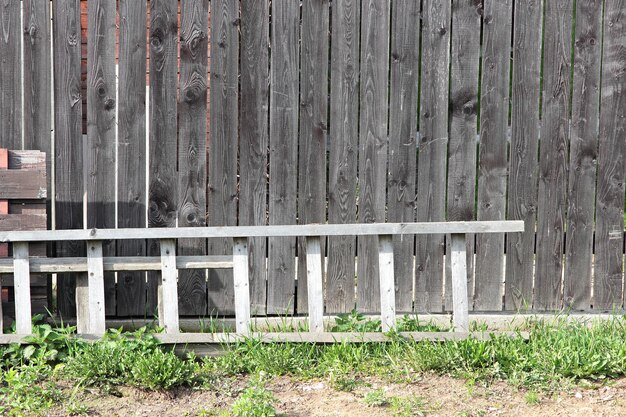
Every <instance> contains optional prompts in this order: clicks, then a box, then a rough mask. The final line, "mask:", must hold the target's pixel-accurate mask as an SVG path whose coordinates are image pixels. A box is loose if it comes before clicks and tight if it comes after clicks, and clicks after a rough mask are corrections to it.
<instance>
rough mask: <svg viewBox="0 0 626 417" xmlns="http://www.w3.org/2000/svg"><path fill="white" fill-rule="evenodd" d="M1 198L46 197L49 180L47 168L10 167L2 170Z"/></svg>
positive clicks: (0, 178)
mask: <svg viewBox="0 0 626 417" xmlns="http://www.w3.org/2000/svg"><path fill="white" fill-rule="evenodd" d="M0 184H2V189H0V199H3V200H10V199H18V198H19V199H35V200H37V199H41V198H46V196H47V195H48V193H47V180H46V171H45V170H37V171H31V170H22V169H9V170H1V171H0Z"/></svg>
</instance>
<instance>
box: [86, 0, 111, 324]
mask: <svg viewBox="0 0 626 417" xmlns="http://www.w3.org/2000/svg"><path fill="white" fill-rule="evenodd" d="M88 7H89V9H88V23H87V26H88V45H89V48H88V55H87V68H88V69H87V152H86V160H85V162H86V166H87V167H88V169H87V170H86V171H85V173H84V174H85V187H86V188H87V227H89V228H91V227H96V228H100V229H110V228H115V204H114V202H115V163H116V157H115V122H116V121H115V111H116V106H117V103H116V80H115V78H116V74H115V30H116V26H115V14H116V11H115V1H114V0H92V1H90V2H89V4H88ZM102 251H103V255H104V256H114V255H115V242H112V241H110V242H103V245H102ZM115 301H116V297H115V274H112V273H107V274H105V275H104V305H105V312H106V314H107V315H115V312H116V306H115Z"/></svg>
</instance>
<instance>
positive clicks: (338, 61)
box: [326, 0, 361, 313]
mask: <svg viewBox="0 0 626 417" xmlns="http://www.w3.org/2000/svg"><path fill="white" fill-rule="evenodd" d="M360 8H361V7H360V2H359V1H356V0H338V1H333V10H332V42H331V63H330V78H331V80H332V82H331V88H330V140H329V143H330V144H329V150H328V151H329V152H328V171H329V172H328V222H329V223H335V224H339V223H354V222H355V221H356V187H355V184H356V181H357V146H358V115H359V96H358V94H359V89H358V87H359V70H360V66H359V27H360V16H361V14H360ZM355 243H356V240H355V239H354V237H352V236H345V237H336V238H329V239H328V268H327V279H326V312H328V313H347V312H349V311H350V310H352V309H353V308H354V307H355V292H354V276H355V265H354V264H355V262H354V253H355Z"/></svg>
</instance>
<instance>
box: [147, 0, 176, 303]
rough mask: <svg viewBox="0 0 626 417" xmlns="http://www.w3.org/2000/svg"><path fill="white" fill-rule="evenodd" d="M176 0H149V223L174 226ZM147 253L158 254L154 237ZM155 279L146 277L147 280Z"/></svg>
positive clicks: (152, 298) (151, 291) (150, 299)
mask: <svg viewBox="0 0 626 417" xmlns="http://www.w3.org/2000/svg"><path fill="white" fill-rule="evenodd" d="M177 13H178V9H177V2H171V1H167V0H152V1H151V2H150V116H149V117H150V138H149V148H150V149H149V173H148V175H149V180H148V184H149V185H148V227H173V226H174V225H175V224H176V216H177V214H176V211H177V209H178V189H177V188H178V187H177V173H176V151H177V149H176V148H177V146H176V145H177V108H176V105H177V103H176V96H177V91H176V90H177V85H176V84H177V83H176V81H177V78H178V74H177V72H178V61H177V50H178V48H177V38H178V15H177ZM148 254H149V255H159V254H160V250H159V246H158V242H157V241H151V242H148ZM151 281H154V280H152V279H149V280H148V282H151ZM155 290H156V288H154V287H150V286H149V287H148V296H147V310H148V311H149V312H153V311H154V309H155V308H156V291H155Z"/></svg>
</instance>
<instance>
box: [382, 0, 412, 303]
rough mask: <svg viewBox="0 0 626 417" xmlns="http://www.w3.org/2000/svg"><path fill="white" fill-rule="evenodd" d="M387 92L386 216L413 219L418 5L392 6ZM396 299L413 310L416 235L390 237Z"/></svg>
mask: <svg viewBox="0 0 626 417" xmlns="http://www.w3.org/2000/svg"><path fill="white" fill-rule="evenodd" d="M391 12H392V17H391V22H392V24H391V64H390V65H391V68H390V87H389V88H390V94H389V177H388V180H387V210H388V211H387V218H388V221H390V222H413V221H415V181H416V179H417V178H416V172H417V167H416V165H417V152H416V149H417V146H416V136H417V101H418V96H417V94H418V89H417V86H418V82H419V81H418V78H419V38H420V31H419V24H418V22H419V18H420V2H419V1H413V0H399V1H394V2H393V7H392V10H391ZM393 247H394V268H395V271H394V275H395V277H396V284H395V296H396V306H397V308H398V310H400V311H403V312H410V311H412V310H413V273H414V268H413V254H414V253H415V236H413V235H397V236H394V237H393Z"/></svg>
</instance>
